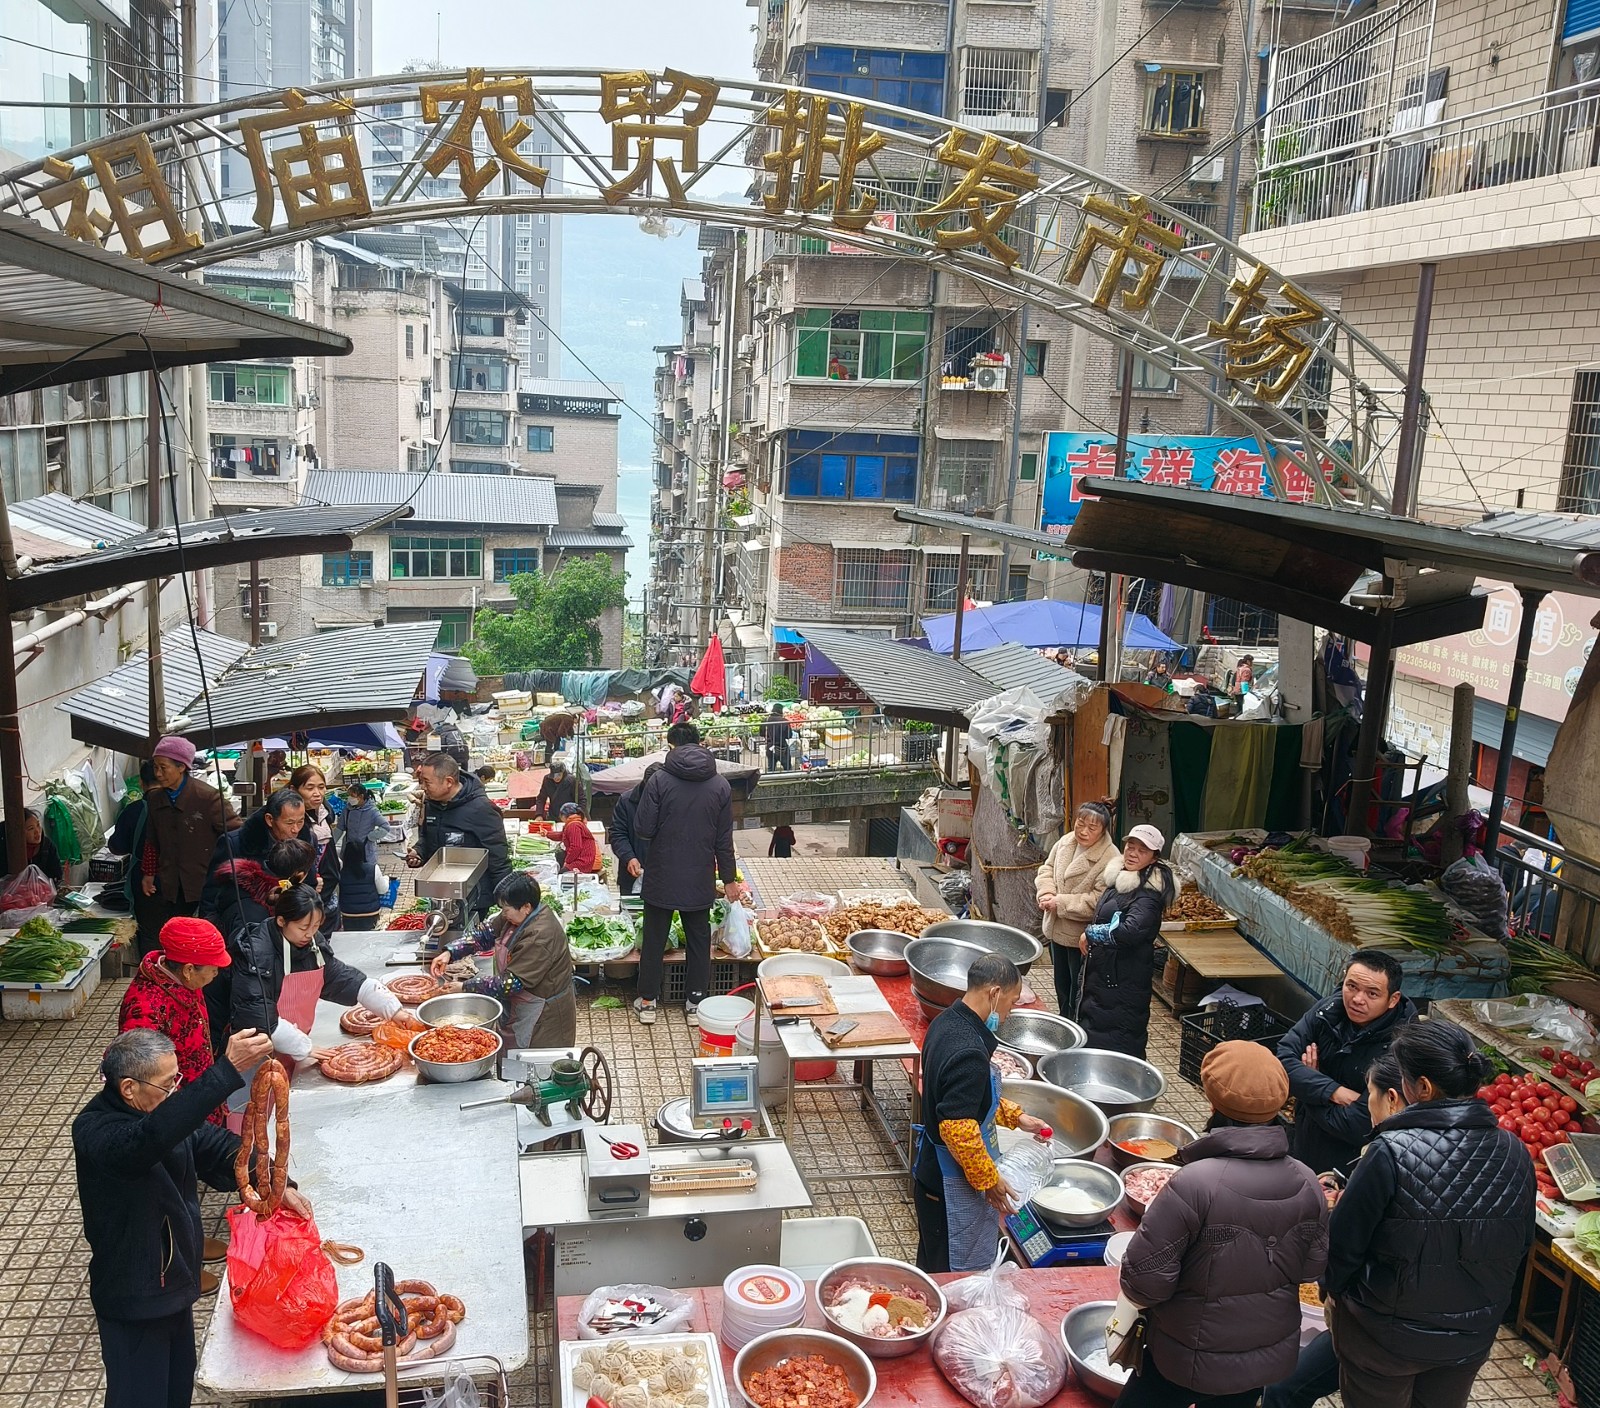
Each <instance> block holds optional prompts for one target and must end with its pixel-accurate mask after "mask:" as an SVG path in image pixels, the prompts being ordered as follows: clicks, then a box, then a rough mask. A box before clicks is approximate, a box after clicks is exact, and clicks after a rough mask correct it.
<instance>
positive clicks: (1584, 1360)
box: [1567, 1281, 1600, 1408]
mask: <svg viewBox="0 0 1600 1408" xmlns="http://www.w3.org/2000/svg"><path fill="white" fill-rule="evenodd" d="M1578 1295H1579V1305H1580V1307H1581V1308H1580V1309H1579V1311H1578V1328H1577V1329H1576V1330H1575V1331H1574V1332H1573V1336H1572V1348H1571V1349H1569V1350H1568V1351H1567V1367H1568V1368H1569V1369H1570V1370H1571V1371H1572V1386H1573V1388H1574V1389H1576V1390H1577V1394H1578V1402H1579V1403H1580V1404H1582V1405H1585V1408H1587V1405H1590V1404H1595V1403H1600V1295H1596V1294H1595V1293H1594V1292H1593V1291H1591V1290H1590V1289H1589V1288H1588V1287H1587V1286H1585V1285H1583V1283H1582V1282H1581V1281H1580V1282H1579V1283H1578Z"/></svg>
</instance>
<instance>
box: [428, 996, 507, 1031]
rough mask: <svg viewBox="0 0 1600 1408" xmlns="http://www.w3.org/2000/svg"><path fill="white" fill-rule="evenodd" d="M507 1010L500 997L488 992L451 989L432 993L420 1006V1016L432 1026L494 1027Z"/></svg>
mask: <svg viewBox="0 0 1600 1408" xmlns="http://www.w3.org/2000/svg"><path fill="white" fill-rule="evenodd" d="M505 1011H506V1009H505V1008H504V1007H502V1006H501V1005H500V1001H499V999H498V998H493V997H490V996H488V995H487V994H486V993H481V992H452V993H446V994H445V996H443V997H430V998H429V999H428V1000H427V1001H426V1002H424V1003H423V1004H422V1006H420V1007H419V1008H417V1016H418V1017H419V1018H420V1019H421V1020H422V1021H423V1022H424V1023H425V1024H426V1025H427V1026H430V1027H493V1026H498V1025H499V1022H500V1019H501V1018H502V1017H503V1016H505Z"/></svg>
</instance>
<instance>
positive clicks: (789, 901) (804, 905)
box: [778, 890, 839, 919]
mask: <svg viewBox="0 0 1600 1408" xmlns="http://www.w3.org/2000/svg"><path fill="white" fill-rule="evenodd" d="M838 907H839V901H838V899H837V898H835V897H834V896H833V895H824V894H821V893H819V892H818V891H816V890H797V891H796V892H795V893H794V894H792V895H785V896H784V897H783V898H782V899H781V900H779V901H778V912H779V913H780V914H792V915H798V916H799V917H800V918H802V919H821V918H822V916H823V915H825V914H832V913H833V911H834V910H836V909H837V908H838Z"/></svg>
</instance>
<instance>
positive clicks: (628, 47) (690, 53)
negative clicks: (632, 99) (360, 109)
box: [373, 0, 757, 78]
mask: <svg viewBox="0 0 1600 1408" xmlns="http://www.w3.org/2000/svg"><path fill="white" fill-rule="evenodd" d="M373 4H374V7H375V8H374V11H373V49H374V51H375V52H374V60H375V62H374V68H375V71H376V72H378V73H380V74H382V73H394V72H396V71H398V70H399V69H402V68H404V67H405V65H406V64H408V63H413V62H418V61H429V62H431V61H432V60H433V59H434V58H435V56H436V55H435V47H436V41H435V36H436V35H437V36H438V39H437V57H438V58H439V59H440V60H442V61H443V62H444V64H445V65H446V66H447V67H449V68H466V67H468V66H479V67H484V68H491V69H492V68H494V67H495V66H496V65H505V66H507V67H511V68H546V67H566V68H650V69H659V68H664V67H666V66H668V65H671V66H672V67H674V68H681V69H685V70H687V71H688V72H690V73H699V74H705V75H707V76H713V77H719V78H744V77H748V76H750V75H751V72H752V70H751V66H750V54H751V51H752V49H753V48H754V46H755V36H754V35H753V34H752V33H751V31H750V26H751V25H752V24H753V23H754V22H755V19H756V14H757V12H756V11H755V10H754V9H752V8H751V7H750V6H748V5H746V4H745V3H744V0H448V3H445V0H373ZM441 15H442V16H443V23H442V24H441V23H439V20H440V16H441Z"/></svg>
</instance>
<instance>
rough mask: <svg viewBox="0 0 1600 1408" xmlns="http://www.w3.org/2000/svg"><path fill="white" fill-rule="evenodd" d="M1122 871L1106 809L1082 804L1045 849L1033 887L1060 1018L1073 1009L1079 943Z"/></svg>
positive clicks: (1080, 959) (1080, 958) (1079, 962)
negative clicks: (1048, 947) (1048, 944)
mask: <svg viewBox="0 0 1600 1408" xmlns="http://www.w3.org/2000/svg"><path fill="white" fill-rule="evenodd" d="M1121 869H1122V855H1121V852H1119V851H1118V850H1117V844H1116V842H1115V841H1113V840H1112V839H1111V810H1110V808H1109V807H1106V806H1104V805H1103V804H1102V803H1100V802H1085V803H1084V804H1083V805H1082V806H1081V807H1079V808H1078V812H1077V815H1076V816H1074V817H1073V819H1072V830H1071V831H1069V832H1068V833H1067V834H1066V835H1065V836H1063V837H1062V838H1061V839H1060V840H1059V841H1057V842H1056V843H1055V845H1054V846H1052V847H1051V849H1050V854H1049V855H1048V856H1046V857H1045V862H1044V864H1043V865H1041V866H1040V867H1039V873H1038V875H1037V876H1036V877H1035V879H1034V882H1033V889H1034V893H1035V894H1036V895H1037V896H1038V898H1039V912H1040V913H1041V914H1042V915H1043V916H1044V936H1045V938H1047V939H1049V940H1050V942H1051V943H1052V944H1054V945H1055V948H1054V949H1053V950H1052V955H1051V956H1052V961H1053V963H1054V966H1055V974H1056V1003H1057V1006H1058V1007H1059V1009H1060V1012H1061V1015H1062V1016H1063V1017H1071V1016H1073V1015H1074V1012H1075V1010H1076V1008H1077V1005H1078V974H1079V972H1080V971H1081V970H1082V968H1083V955H1082V954H1081V953H1080V952H1079V951H1078V940H1079V939H1081V938H1082V937H1083V930H1084V926H1085V925H1087V924H1088V923H1089V922H1090V921H1091V920H1092V919H1093V918H1094V911H1095V906H1096V905H1097V904H1099V903H1100V895H1101V893H1102V891H1104V890H1105V888H1106V886H1107V885H1109V884H1111V883H1112V881H1114V880H1115V879H1116V877H1117V872H1118V871H1119V870H1121Z"/></svg>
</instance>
